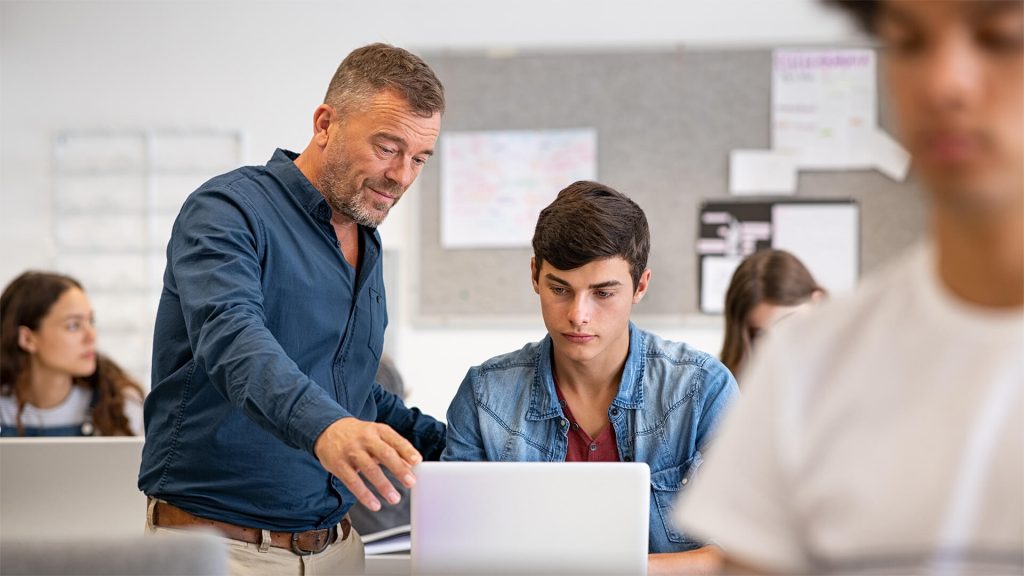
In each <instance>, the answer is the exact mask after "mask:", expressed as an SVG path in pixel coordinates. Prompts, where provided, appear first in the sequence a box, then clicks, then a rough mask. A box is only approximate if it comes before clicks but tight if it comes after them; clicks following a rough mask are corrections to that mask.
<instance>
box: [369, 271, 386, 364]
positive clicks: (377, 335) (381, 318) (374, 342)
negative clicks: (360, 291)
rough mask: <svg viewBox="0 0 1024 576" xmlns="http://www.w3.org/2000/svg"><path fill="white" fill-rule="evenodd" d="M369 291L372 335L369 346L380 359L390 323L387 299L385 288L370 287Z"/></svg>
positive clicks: (370, 331)
mask: <svg viewBox="0 0 1024 576" xmlns="http://www.w3.org/2000/svg"><path fill="white" fill-rule="evenodd" d="M369 292H370V299H369V300H370V301H369V303H368V308H369V309H370V318H369V320H370V330H369V333H370V337H369V339H367V346H369V347H370V352H372V353H373V356H374V357H375V358H378V359H379V358H380V354H381V352H382V351H383V349H384V329H385V328H386V327H387V325H388V308H387V301H386V299H385V298H384V291H383V290H378V289H375V288H370V289H369Z"/></svg>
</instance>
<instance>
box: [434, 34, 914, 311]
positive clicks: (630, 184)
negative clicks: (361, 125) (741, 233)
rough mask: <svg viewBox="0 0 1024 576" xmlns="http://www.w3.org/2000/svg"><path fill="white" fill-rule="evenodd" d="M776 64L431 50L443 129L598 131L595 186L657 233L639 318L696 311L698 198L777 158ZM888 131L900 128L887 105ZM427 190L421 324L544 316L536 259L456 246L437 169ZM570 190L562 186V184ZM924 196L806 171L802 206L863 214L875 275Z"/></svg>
mask: <svg viewBox="0 0 1024 576" xmlns="http://www.w3.org/2000/svg"><path fill="white" fill-rule="evenodd" d="M771 54H772V51H771V50H769V49H758V50H749V49H746V50H699V51H698V50H684V49H679V50H674V51H660V52H656V51H648V52H635V53H611V54H609V53H577V54H573V53H551V54H540V53H522V54H516V55H511V56H509V55H505V56H489V55H486V54H448V53H444V54H433V55H431V54H427V55H425V60H426V61H427V62H428V63H429V64H430V65H431V67H432V68H433V69H434V71H435V72H436V73H437V75H438V77H439V78H440V79H441V81H442V82H443V83H444V85H445V89H446V97H447V112H446V114H445V117H444V121H443V125H442V133H441V138H444V133H445V132H446V131H461V130H536V129H553V128H583V127H593V128H596V129H597V134H598V142H597V149H598V152H597V153H598V164H597V170H598V180H600V181H601V182H602V183H604V184H607V185H610V186H612V187H613V188H615V189H617V190H619V191H620V192H623V193H624V194H626V195H628V196H630V197H631V198H633V199H634V200H635V201H636V202H637V203H638V204H639V205H640V206H641V207H642V208H643V209H644V211H645V212H646V214H647V218H648V221H649V223H650V227H651V243H652V248H651V256H650V260H649V263H648V264H649V266H650V268H651V270H652V284H651V288H650V290H649V292H648V294H647V296H646V297H645V298H644V300H643V302H642V303H641V304H639V305H637V307H636V309H635V313H636V314H639V315H645V316H685V315H689V314H697V313H699V310H700V308H699V273H698V270H697V258H696V257H695V254H696V251H695V243H696V239H697V237H698V229H697V225H698V214H699V210H700V206H701V203H702V201H705V200H714V199H727V198H734V197H732V196H730V195H729V193H728V162H729V152H730V151H731V150H733V149H737V148H760V149H768V148H770V146H771V142H770V126H769V122H770V117H771V114H770V110H769V107H770V105H771V70H772V68H771V63H772V60H771ZM879 107H880V108H879V111H880V118H881V124H882V126H883V127H885V128H886V129H889V130H890V131H891V128H892V126H891V122H889V118H888V114H887V107H886V105H885V102H884V99H882V98H881V97H880V98H879ZM442 162H444V158H443V157H440V156H439V157H438V158H435V159H434V160H433V161H432V162H431V163H429V164H428V167H427V168H426V169H425V170H424V171H423V173H422V174H421V175H420V178H419V180H418V184H419V186H418V188H419V190H418V192H417V194H419V195H420V198H419V201H420V211H419V216H418V226H417V229H418V230H417V235H418V243H417V244H418V251H419V253H418V260H419V262H418V266H417V268H418V278H417V284H418V289H417V291H416V292H417V295H416V299H417V302H416V314H417V316H418V318H419V319H420V320H422V321H427V322H429V321H431V320H434V321H439V322H449V321H458V320H461V319H466V320H470V319H473V318H491V317H520V318H522V317H536V316H537V314H538V313H539V306H538V303H537V297H536V295H535V294H534V292H533V289H532V286H531V284H530V275H529V274H530V273H529V270H530V257H531V255H532V252H531V251H530V250H529V249H527V248H522V249H479V250H446V249H443V248H442V247H441V242H440V230H441V228H440V187H441V183H440V174H441V170H440V168H439V166H440V163H442ZM568 184H570V183H569V182H566V185H568ZM916 189H917V186H915V184H914V182H913V176H911V181H908V182H896V181H893V180H891V179H889V178H888V177H886V176H884V175H882V174H881V173H879V172H877V171H873V170H872V171H868V170H861V171H849V172H817V173H815V172H801V173H800V176H799V187H798V191H797V196H796V198H797V199H799V198H807V199H853V200H855V201H856V202H857V203H858V204H859V205H860V207H861V217H860V218H861V220H860V222H861V235H860V237H861V245H860V259H861V261H860V270H861V272H862V273H863V274H867V273H870V272H871V271H872V270H873V269H875V268H876V267H877V266H878V265H879V264H881V263H882V262H883V261H885V260H886V259H887V258H888V257H890V256H892V255H893V254H894V253H895V252H897V251H899V250H900V249H902V248H905V247H907V246H909V245H910V244H912V243H913V242H914V240H915V239H917V238H918V237H919V236H920V235H921V233H922V230H923V228H924V208H923V205H922V200H921V197H920V195H919V193H918V192H917V191H916Z"/></svg>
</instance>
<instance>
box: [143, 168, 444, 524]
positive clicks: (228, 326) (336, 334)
mask: <svg viewBox="0 0 1024 576" xmlns="http://www.w3.org/2000/svg"><path fill="white" fill-rule="evenodd" d="M295 157H296V155H295V154H294V153H292V152H287V151H284V150H277V151H276V152H275V153H274V156H273V157H272V158H271V160H270V162H268V163H267V165H266V166H250V167H244V168H240V169H238V170H234V171H232V172H229V173H227V174H224V175H222V176H218V177H216V178H214V179H212V180H210V181H209V182H207V183H205V184H203V185H202V186H201V187H200V188H199V189H198V190H196V191H195V192H194V193H193V194H192V195H191V196H189V198H188V199H187V200H186V201H185V203H184V205H183V206H182V209H181V213H180V214H179V215H178V219H177V220H176V221H175V223H174V228H173V230H172V232H171V240H170V243H169V244H168V247H167V268H166V271H165V273H164V288H163V292H162V294H161V296H160V305H159V308H158V310H157V319H156V329H155V332H154V337H153V388H152V391H151V392H150V394H149V395H148V396H147V397H146V403H145V423H146V443H145V447H144V449H143V453H142V467H141V470H140V473H139V488H140V489H141V490H142V491H143V492H145V493H146V494H147V495H149V496H153V497H157V498H161V499H164V500H167V501H169V502H171V503H172V504H175V505H177V506H179V507H181V508H183V509H185V510H187V511H189V512H192V513H193V514H196V515H198V516H202V517H205V518H211V519H215V520H222V521H226V522H231V523H234V524H239V525H243V526H251V527H255V528H261V529H269V530H288V531H297V530H307V529H311V528H322V527H325V526H330V525H332V524H335V523H337V522H338V521H339V520H340V519H341V517H342V516H343V515H344V514H345V512H347V511H348V508H349V507H350V506H351V505H352V504H353V503H354V502H355V497H354V496H352V494H351V493H350V492H349V491H348V490H347V489H346V488H345V487H344V486H343V485H342V484H341V482H339V481H338V480H337V479H336V478H334V477H333V476H332V475H330V474H329V473H328V472H327V471H326V470H325V469H324V468H323V467H322V466H321V465H320V463H319V461H318V460H317V459H316V457H315V456H314V454H313V445H314V443H315V442H316V439H317V437H318V436H319V435H320V433H321V432H323V431H324V429H325V428H327V426H329V425H330V424H331V423H332V422H334V421H336V420H338V419H339V418H343V417H346V416H354V417H356V418H360V419H362V420H368V421H378V422H384V423H387V424H389V425H391V426H392V427H393V428H395V430H396V431H397V432H398V433H400V434H402V435H403V436H405V437H406V438H407V439H409V440H410V441H411V442H412V443H413V445H414V446H416V448H417V449H418V450H420V452H421V453H422V454H423V457H424V458H425V459H436V458H437V457H438V456H439V455H440V452H441V450H442V449H443V448H444V425H443V424H441V423H439V422H438V421H436V420H434V419H433V418H430V417H429V416H425V415H423V414H421V413H420V412H419V411H418V410H416V409H409V408H406V407H405V405H404V404H403V402H402V401H401V400H400V399H399V398H398V397H396V396H394V395H393V394H391V393H389V392H386V391H385V390H383V389H382V388H381V387H380V386H379V385H377V384H376V383H375V382H374V377H375V374H376V372H377V366H378V363H379V359H380V354H381V348H382V346H383V343H384V329H385V327H386V326H387V320H388V319H387V310H386V307H385V294H384V282H383V275H382V273H381V243H380V236H379V235H378V234H377V232H376V231H375V230H372V229H368V228H364V227H360V228H359V237H360V238H359V239H360V261H359V262H360V264H359V269H358V273H357V271H356V270H355V269H353V268H352V266H350V265H349V264H348V262H347V261H346V260H345V258H344V256H343V255H342V252H341V249H340V248H339V246H338V241H337V237H336V235H335V233H334V229H333V227H332V226H331V223H330V219H331V209H330V207H329V206H328V204H327V202H326V201H325V200H324V198H323V196H322V195H321V194H320V192H319V191H317V190H316V188H314V187H313V185H312V184H311V183H310V182H309V181H308V180H307V179H306V177H305V176H304V175H303V174H302V172H301V171H300V170H299V169H298V167H296V166H295V163H294V162H293V159H294V158H295Z"/></svg>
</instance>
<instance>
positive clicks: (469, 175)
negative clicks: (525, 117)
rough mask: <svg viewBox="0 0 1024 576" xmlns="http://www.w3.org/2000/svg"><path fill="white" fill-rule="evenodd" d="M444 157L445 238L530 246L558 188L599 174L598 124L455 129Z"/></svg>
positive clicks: (457, 243)
mask: <svg viewBox="0 0 1024 576" xmlns="http://www.w3.org/2000/svg"><path fill="white" fill-rule="evenodd" d="M440 160H441V246H442V247H444V248H517V247H526V246H529V245H530V241H531V239H532V238H533V229H534V226H536V224H537V216H538V215H539V214H540V211H541V210H542V209H543V208H544V207H545V206H547V205H548V204H550V203H551V201H552V200H554V198H555V196H556V195H557V194H558V192H559V191H560V190H562V189H563V188H565V187H566V186H568V185H569V184H572V183H573V182H575V181H577V180H596V179H597V130H596V129H593V128H583V129H568V130H502V131H481V132H450V133H447V134H444V135H442V137H441V150H440Z"/></svg>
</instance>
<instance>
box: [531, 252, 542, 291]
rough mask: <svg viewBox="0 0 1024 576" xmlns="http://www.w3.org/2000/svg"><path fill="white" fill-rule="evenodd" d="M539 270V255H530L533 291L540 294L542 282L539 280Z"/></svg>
mask: <svg viewBox="0 0 1024 576" xmlns="http://www.w3.org/2000/svg"><path fill="white" fill-rule="evenodd" d="M538 272H539V270H538V269H537V257H536V256H531V257H530V282H533V291H534V292H536V293H537V294H540V284H539V283H538V282H537V273H538Z"/></svg>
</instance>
